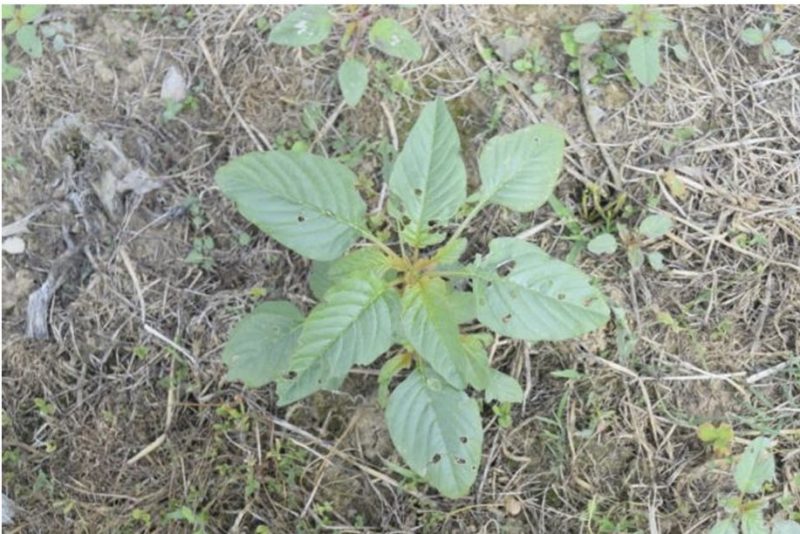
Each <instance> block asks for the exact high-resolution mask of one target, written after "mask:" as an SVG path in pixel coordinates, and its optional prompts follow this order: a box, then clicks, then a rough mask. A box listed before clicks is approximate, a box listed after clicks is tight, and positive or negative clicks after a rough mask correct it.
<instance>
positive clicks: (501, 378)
mask: <svg viewBox="0 0 800 534" xmlns="http://www.w3.org/2000/svg"><path fill="white" fill-rule="evenodd" d="M484 395H485V396H486V402H494V401H497V402H522V397H523V396H524V392H523V391H522V387H521V386H520V385H519V382H517V381H516V380H514V378H513V377H510V376H508V375H507V374H505V373H502V372H500V371H498V370H497V369H492V370H491V374H490V376H489V384H488V385H487V386H486V392H485V393H484Z"/></svg>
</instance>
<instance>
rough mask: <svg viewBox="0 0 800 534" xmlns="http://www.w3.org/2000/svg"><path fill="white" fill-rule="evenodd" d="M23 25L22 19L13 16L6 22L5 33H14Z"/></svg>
mask: <svg viewBox="0 0 800 534" xmlns="http://www.w3.org/2000/svg"><path fill="white" fill-rule="evenodd" d="M21 27H22V21H21V20H19V19H18V18H13V19H11V20H9V21H8V22H6V26H5V28H3V35H12V34H14V32H16V31H17V30H19V29H20V28H21Z"/></svg>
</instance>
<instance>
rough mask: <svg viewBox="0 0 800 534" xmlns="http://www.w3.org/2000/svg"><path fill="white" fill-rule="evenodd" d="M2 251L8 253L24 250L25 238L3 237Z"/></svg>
mask: <svg viewBox="0 0 800 534" xmlns="http://www.w3.org/2000/svg"><path fill="white" fill-rule="evenodd" d="M3 252H7V253H8V254H22V253H23V252H25V240H23V239H22V238H21V237H19V236H13V237H9V238H7V239H4V240H3Z"/></svg>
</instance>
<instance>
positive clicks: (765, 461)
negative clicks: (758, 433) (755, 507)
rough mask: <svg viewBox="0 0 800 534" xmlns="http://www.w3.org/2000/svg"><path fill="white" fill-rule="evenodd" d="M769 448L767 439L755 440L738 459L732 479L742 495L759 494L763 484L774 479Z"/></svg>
mask: <svg viewBox="0 0 800 534" xmlns="http://www.w3.org/2000/svg"><path fill="white" fill-rule="evenodd" d="M769 448H770V440H769V438H764V437H761V438H756V439H754V440H753V441H751V442H750V444H749V445H748V446H747V448H746V449H745V450H744V453H743V454H742V456H741V457H740V458H739V461H738V462H737V463H736V468H735V469H734V472H733V478H734V480H736V486H737V487H738V488H739V491H741V492H742V493H760V492H761V488H762V487H763V486H764V484H765V483H766V482H769V481H771V480H773V479H774V478H775V457H774V456H772V453H771V452H770V451H769Z"/></svg>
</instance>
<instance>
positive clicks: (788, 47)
mask: <svg viewBox="0 0 800 534" xmlns="http://www.w3.org/2000/svg"><path fill="white" fill-rule="evenodd" d="M772 47H773V48H775V51H776V52H777V53H778V54H780V55H782V56H788V55H791V53H792V52H794V46H792V43H790V42H789V41H787V40H786V39H784V38H783V37H778V38H777V39H774V40H773V41H772Z"/></svg>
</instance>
